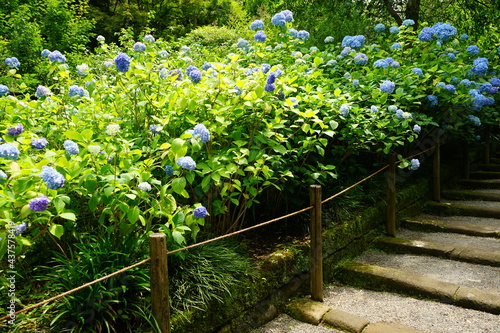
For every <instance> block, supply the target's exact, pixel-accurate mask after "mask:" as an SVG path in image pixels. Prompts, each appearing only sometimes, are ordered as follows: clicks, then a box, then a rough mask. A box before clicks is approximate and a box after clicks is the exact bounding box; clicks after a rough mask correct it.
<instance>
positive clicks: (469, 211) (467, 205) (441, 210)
mask: <svg viewBox="0 0 500 333" xmlns="http://www.w3.org/2000/svg"><path fill="white" fill-rule="evenodd" d="M424 211H425V212H426V213H430V214H435V215H446V216H450V215H460V216H476V217H487V218H496V219H498V218H500V204H499V203H497V202H492V201H465V200H443V201H441V202H432V201H431V202H428V203H427V204H426V206H425V208H424Z"/></svg>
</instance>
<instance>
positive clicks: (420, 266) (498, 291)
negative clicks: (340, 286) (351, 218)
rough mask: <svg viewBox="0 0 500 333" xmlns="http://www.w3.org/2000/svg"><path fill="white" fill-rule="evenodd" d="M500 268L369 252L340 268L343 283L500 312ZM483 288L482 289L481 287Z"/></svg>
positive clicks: (431, 258)
mask: <svg viewBox="0 0 500 333" xmlns="http://www.w3.org/2000/svg"><path fill="white" fill-rule="evenodd" d="M499 276H500V268H496V267H489V266H484V265H475V264H469V263H464V262H457V261H452V260H447V259H439V258H433V257H428V256H418V255H402V254H387V253H380V252H365V253H364V254H363V255H361V256H360V257H359V258H358V259H357V260H356V261H353V262H349V263H346V264H344V265H342V266H341V267H340V270H339V273H338V276H337V278H338V279H339V280H340V282H342V283H345V284H350V285H355V286H358V287H362V288H368V289H373V290H383V291H388V290H390V291H395V292H401V293H404V294H410V295H416V296H418V297H425V298H430V299H434V300H437V301H440V302H444V303H450V304H454V305H457V306H461V307H465V308H470V309H475V310H480V311H485V312H489V313H493V314H500V285H499V284H498V279H499ZM478 288H480V289H478Z"/></svg>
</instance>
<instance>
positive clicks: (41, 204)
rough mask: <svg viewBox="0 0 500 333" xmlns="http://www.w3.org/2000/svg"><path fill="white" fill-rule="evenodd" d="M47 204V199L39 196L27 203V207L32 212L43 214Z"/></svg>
mask: <svg viewBox="0 0 500 333" xmlns="http://www.w3.org/2000/svg"><path fill="white" fill-rule="evenodd" d="M49 203H50V200H49V198H47V197H46V196H45V195H41V196H39V197H38V198H34V199H31V200H30V202H29V203H28V207H29V209H31V210H32V211H34V212H43V211H44V210H46V209H47V206H48V204H49Z"/></svg>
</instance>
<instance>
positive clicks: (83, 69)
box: [76, 64, 90, 76]
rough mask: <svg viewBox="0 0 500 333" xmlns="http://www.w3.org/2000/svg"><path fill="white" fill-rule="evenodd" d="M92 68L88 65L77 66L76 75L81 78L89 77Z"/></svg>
mask: <svg viewBox="0 0 500 333" xmlns="http://www.w3.org/2000/svg"><path fill="white" fill-rule="evenodd" d="M89 71H90V68H89V65H87V64H81V65H78V66H76V74H78V75H80V76H87V75H88V74H89Z"/></svg>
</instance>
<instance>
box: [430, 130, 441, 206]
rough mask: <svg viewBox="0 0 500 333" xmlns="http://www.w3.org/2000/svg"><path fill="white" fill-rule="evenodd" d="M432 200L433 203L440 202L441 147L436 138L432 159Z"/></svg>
mask: <svg viewBox="0 0 500 333" xmlns="http://www.w3.org/2000/svg"><path fill="white" fill-rule="evenodd" d="M432 175H433V177H432V178H433V184H432V185H433V186H432V199H433V200H434V201H437V202H440V201H441V146H440V143H439V138H436V149H434V156H433V158H432Z"/></svg>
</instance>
